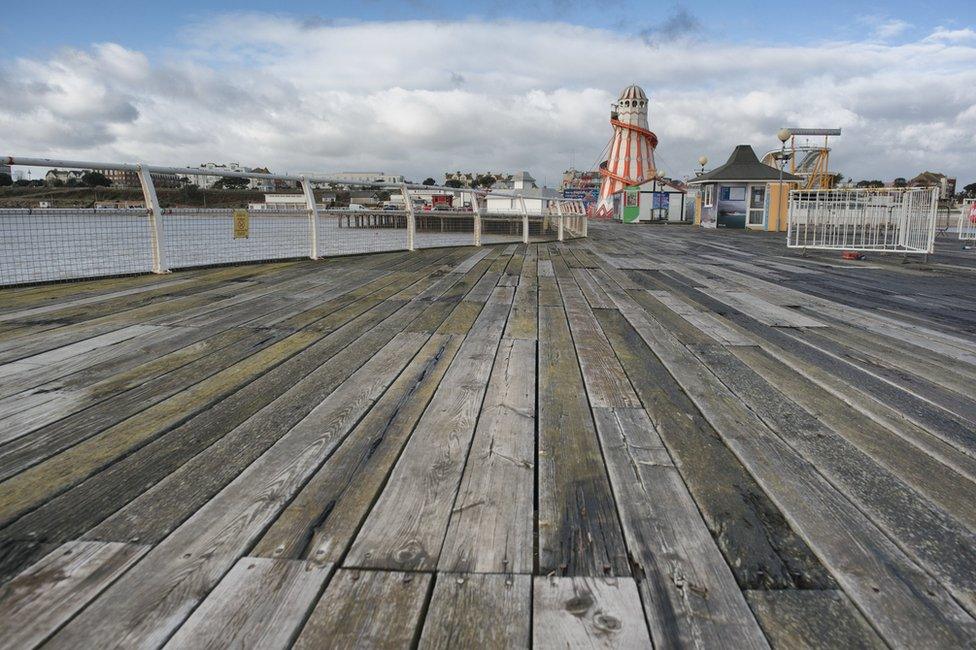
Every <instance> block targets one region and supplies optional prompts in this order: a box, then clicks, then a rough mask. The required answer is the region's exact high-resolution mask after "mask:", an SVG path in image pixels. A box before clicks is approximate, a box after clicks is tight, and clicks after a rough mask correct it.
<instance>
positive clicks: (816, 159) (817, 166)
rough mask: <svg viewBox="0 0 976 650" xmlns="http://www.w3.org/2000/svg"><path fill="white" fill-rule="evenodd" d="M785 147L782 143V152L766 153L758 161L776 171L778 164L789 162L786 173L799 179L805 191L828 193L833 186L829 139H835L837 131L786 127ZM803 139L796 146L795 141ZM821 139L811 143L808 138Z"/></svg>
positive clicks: (778, 150)
mask: <svg viewBox="0 0 976 650" xmlns="http://www.w3.org/2000/svg"><path fill="white" fill-rule="evenodd" d="M785 130H786V131H787V132H788V133H789V145H788V146H787V145H786V143H785V142H784V148H783V149H774V150H772V151H770V152H768V153H766V154H765V155H764V156H763V158H762V162H763V164H765V165H769V166H770V167H776V168H779V166H780V164H781V161H782V160H784V157H785V160H789V161H790V173H791V174H795V175H797V176H800V177H802V178H803V179H804V180H805V181H806V182H805V184H804V187H803V189H805V190H819V189H822V190H828V189H830V188H831V187H832V186H833V183H834V172H832V171H830V146H829V142H828V140H829V138H830V136H839V135H840V129H799V128H787V129H785ZM797 136H799V137H804V138H807V139H806V140H805V141H804V142H802V143H800V144H797V142H796V138H797ZM814 136H823V144H822V145H821V144H813V143H811V142H810V140H809V138H810V137H814Z"/></svg>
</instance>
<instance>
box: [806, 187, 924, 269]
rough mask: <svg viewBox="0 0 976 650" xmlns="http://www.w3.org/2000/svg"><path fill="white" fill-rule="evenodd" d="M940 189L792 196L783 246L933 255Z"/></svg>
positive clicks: (841, 191)
mask: <svg viewBox="0 0 976 650" xmlns="http://www.w3.org/2000/svg"><path fill="white" fill-rule="evenodd" d="M937 200H938V190H935V189H924V188H921V189H915V188H909V189H834V190H794V191H792V192H790V209H789V222H788V223H789V227H788V230H787V245H788V246H789V247H790V248H811V249H821V250H850V251H889V252H900V253H931V252H933V250H934V243H935V220H936V208H937Z"/></svg>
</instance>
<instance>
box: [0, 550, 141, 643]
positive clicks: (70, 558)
mask: <svg viewBox="0 0 976 650" xmlns="http://www.w3.org/2000/svg"><path fill="white" fill-rule="evenodd" d="M148 550H149V547H148V546H143V545H137V544H120V543H111V542H110V543H102V542H68V543H67V544H63V545H61V546H59V547H58V548H57V549H56V550H54V551H53V552H52V553H51V554H49V555H47V556H46V557H44V558H43V559H41V560H40V561H39V562H38V563H37V564H34V565H33V566H31V567H30V568H28V569H27V570H26V571H24V572H23V573H21V574H20V575H18V576H17V577H16V578H14V579H13V580H11V581H10V582H9V583H7V584H5V585H4V586H3V587H0V647H3V648H34V647H37V646H39V645H40V644H41V643H43V642H44V640H45V639H47V638H48V637H49V636H51V635H52V634H54V633H55V632H56V631H57V630H58V628H60V627H61V626H62V625H64V624H65V623H66V622H67V621H69V620H71V618H72V617H73V616H74V615H75V614H77V613H78V612H79V611H80V610H81V609H82V608H83V607H85V605H87V604H88V603H89V602H90V601H91V600H92V599H93V598H95V597H96V596H98V594H99V593H101V592H102V591H103V590H104V589H105V588H106V587H108V586H109V585H110V584H112V582H113V581H114V580H115V579H117V578H118V577H119V576H120V575H122V574H123V573H124V572H125V571H126V570H127V569H128V568H129V567H130V566H132V565H133V564H134V563H135V562H136V561H137V560H138V559H139V558H140V557H142V556H143V554H145V553H146V551H148Z"/></svg>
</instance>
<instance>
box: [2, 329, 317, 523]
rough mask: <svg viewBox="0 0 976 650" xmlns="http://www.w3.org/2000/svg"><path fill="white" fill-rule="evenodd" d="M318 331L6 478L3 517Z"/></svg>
mask: <svg viewBox="0 0 976 650" xmlns="http://www.w3.org/2000/svg"><path fill="white" fill-rule="evenodd" d="M316 338H317V337H316V336H315V335H312V334H308V333H304V332H299V333H296V334H293V335H291V336H289V337H288V338H285V339H283V340H281V341H279V342H277V343H275V344H273V345H271V346H270V347H267V348H265V349H263V350H261V351H260V352H257V353H256V354H254V355H251V356H249V357H248V358H246V359H244V360H243V361H239V362H238V363H236V364H234V365H232V366H231V367H229V368H227V369H225V370H221V371H220V372H218V373H217V374H215V375H213V376H212V377H209V378H207V379H205V380H204V381H202V382H200V383H198V384H196V385H194V386H192V387H191V388H189V389H187V390H185V391H183V392H181V393H179V394H177V395H175V396H173V397H171V398H169V399H167V400H164V401H163V402H160V403H159V404H156V405H155V406H152V407H150V408H148V409H146V410H145V411H142V412H140V413H138V414H136V415H134V416H132V417H131V418H129V419H127V420H125V421H123V422H120V423H119V424H117V425H115V426H113V427H111V428H109V429H106V430H104V431H102V432H100V433H98V434H95V435H94V436H91V437H90V438H87V439H85V440H84V441H83V442H80V443H78V444H77V445H75V446H73V447H71V448H70V449H67V450H66V451H63V452H61V453H60V454H57V455H55V456H52V457H51V458H49V459H47V460H45V461H43V462H41V463H39V464H38V465H34V466H33V467H31V468H29V469H27V470H25V471H23V472H21V473H20V474H17V475H16V476H12V477H10V478H8V479H6V480H5V481H3V482H2V483H0V495H2V496H0V521H10V520H11V519H12V518H14V517H15V516H18V515H20V514H22V513H24V512H26V511H27V510H30V509H31V508H34V507H36V506H38V505H40V504H41V503H43V502H44V501H46V500H47V499H49V498H51V497H52V496H54V495H56V494H58V493H59V492H61V491H63V490H65V489H67V488H69V487H71V486H72V485H75V484H77V483H78V482H80V481H81V480H84V479H85V478H87V477H88V476H90V475H91V474H92V473H94V472H95V471H97V470H98V469H100V468H102V467H104V466H105V465H106V464H108V463H110V462H112V461H113V460H114V459H115V458H117V457H118V456H120V455H123V454H126V453H129V452H131V451H133V450H134V449H136V448H138V447H140V446H141V445H143V444H145V442H147V441H148V440H150V439H151V438H152V437H153V436H155V435H158V434H159V433H161V432H162V431H165V430H166V429H168V428H170V427H172V426H175V425H177V424H179V423H180V422H181V421H183V420H185V419H186V418H187V416H188V415H189V414H192V413H194V412H198V411H199V410H201V409H204V408H206V407H207V406H208V405H210V404H212V403H213V402H215V401H216V400H219V399H220V398H222V397H224V396H225V395H227V394H229V393H230V392H232V391H233V390H235V389H236V388H237V387H239V386H241V385H242V384H246V383H247V382H248V381H251V380H253V379H254V378H256V377H258V376H260V375H261V374H263V373H264V372H267V371H268V370H269V369H271V368H273V367H274V366H276V365H278V364H279V363H281V362H283V361H285V360H286V359H288V357H290V356H292V355H293V354H295V353H296V352H298V351H300V350H302V349H304V348H306V347H307V346H309V345H310V344H311V343H313V342H314V341H315V339H316Z"/></svg>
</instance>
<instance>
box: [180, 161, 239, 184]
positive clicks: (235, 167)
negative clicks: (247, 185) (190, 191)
mask: <svg viewBox="0 0 976 650" xmlns="http://www.w3.org/2000/svg"><path fill="white" fill-rule="evenodd" d="M193 169H201V170H204V171H202V172H201V173H199V174H190V175H189V179H190V183H191V184H193V185H196V186H197V187H200V188H203V189H207V188H211V187H213V186H214V184H215V183H216V182H217V181H218V180H220V179H221V178H222V177H221V176H218V175H216V174H207V173H206V170H214V171H222V172H246V171H248V169H247V168H246V167H241V164H240V163H236V162H233V163H213V162H208V163H201V164H200V165H199V166H198V167H194V168H193Z"/></svg>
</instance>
